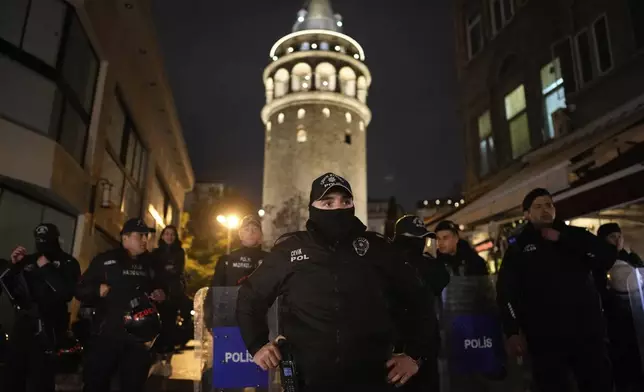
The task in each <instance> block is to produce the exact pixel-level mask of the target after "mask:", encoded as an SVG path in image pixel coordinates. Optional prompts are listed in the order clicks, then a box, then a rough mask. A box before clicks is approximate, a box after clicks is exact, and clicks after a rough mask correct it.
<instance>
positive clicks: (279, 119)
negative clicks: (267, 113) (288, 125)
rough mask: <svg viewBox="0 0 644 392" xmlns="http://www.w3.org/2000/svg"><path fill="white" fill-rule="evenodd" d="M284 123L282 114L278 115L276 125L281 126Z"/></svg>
mask: <svg viewBox="0 0 644 392" xmlns="http://www.w3.org/2000/svg"><path fill="white" fill-rule="evenodd" d="M283 122H284V113H280V114H278V115H277V123H278V124H282V123H283Z"/></svg>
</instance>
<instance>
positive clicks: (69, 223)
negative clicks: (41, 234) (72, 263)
mask: <svg viewBox="0 0 644 392" xmlns="http://www.w3.org/2000/svg"><path fill="white" fill-rule="evenodd" d="M42 221H43V222H46V223H53V224H55V225H56V226H57V227H58V231H60V246H61V248H63V250H64V251H65V252H67V253H72V250H73V249H72V248H73V246H74V232H75V230H76V218H75V217H73V216H70V215H67V214H64V213H62V212H60V211H58V210H54V209H53V208H49V207H45V210H44V214H43V218H42Z"/></svg>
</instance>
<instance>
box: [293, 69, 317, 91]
mask: <svg viewBox="0 0 644 392" xmlns="http://www.w3.org/2000/svg"><path fill="white" fill-rule="evenodd" d="M291 73H292V74H293V77H292V78H291V90H292V91H294V92H295V91H309V90H310V89H311V74H312V73H313V71H312V70H311V66H310V65H308V64H307V63H297V64H295V66H294V67H293V70H292V71H291Z"/></svg>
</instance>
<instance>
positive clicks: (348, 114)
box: [344, 112, 352, 123]
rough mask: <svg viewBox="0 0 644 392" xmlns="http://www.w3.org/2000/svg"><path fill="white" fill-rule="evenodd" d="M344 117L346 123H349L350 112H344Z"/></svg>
mask: <svg viewBox="0 0 644 392" xmlns="http://www.w3.org/2000/svg"><path fill="white" fill-rule="evenodd" d="M344 117H345V118H346V119H347V122H348V123H351V120H352V117H351V113H349V112H346V113H345V114H344Z"/></svg>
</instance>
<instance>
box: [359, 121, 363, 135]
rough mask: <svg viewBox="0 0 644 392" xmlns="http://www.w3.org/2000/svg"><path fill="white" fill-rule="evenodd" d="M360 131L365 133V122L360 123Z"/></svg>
mask: <svg viewBox="0 0 644 392" xmlns="http://www.w3.org/2000/svg"><path fill="white" fill-rule="evenodd" d="M358 129H360V130H361V131H363V132H364V121H360V122H359V123H358Z"/></svg>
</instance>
